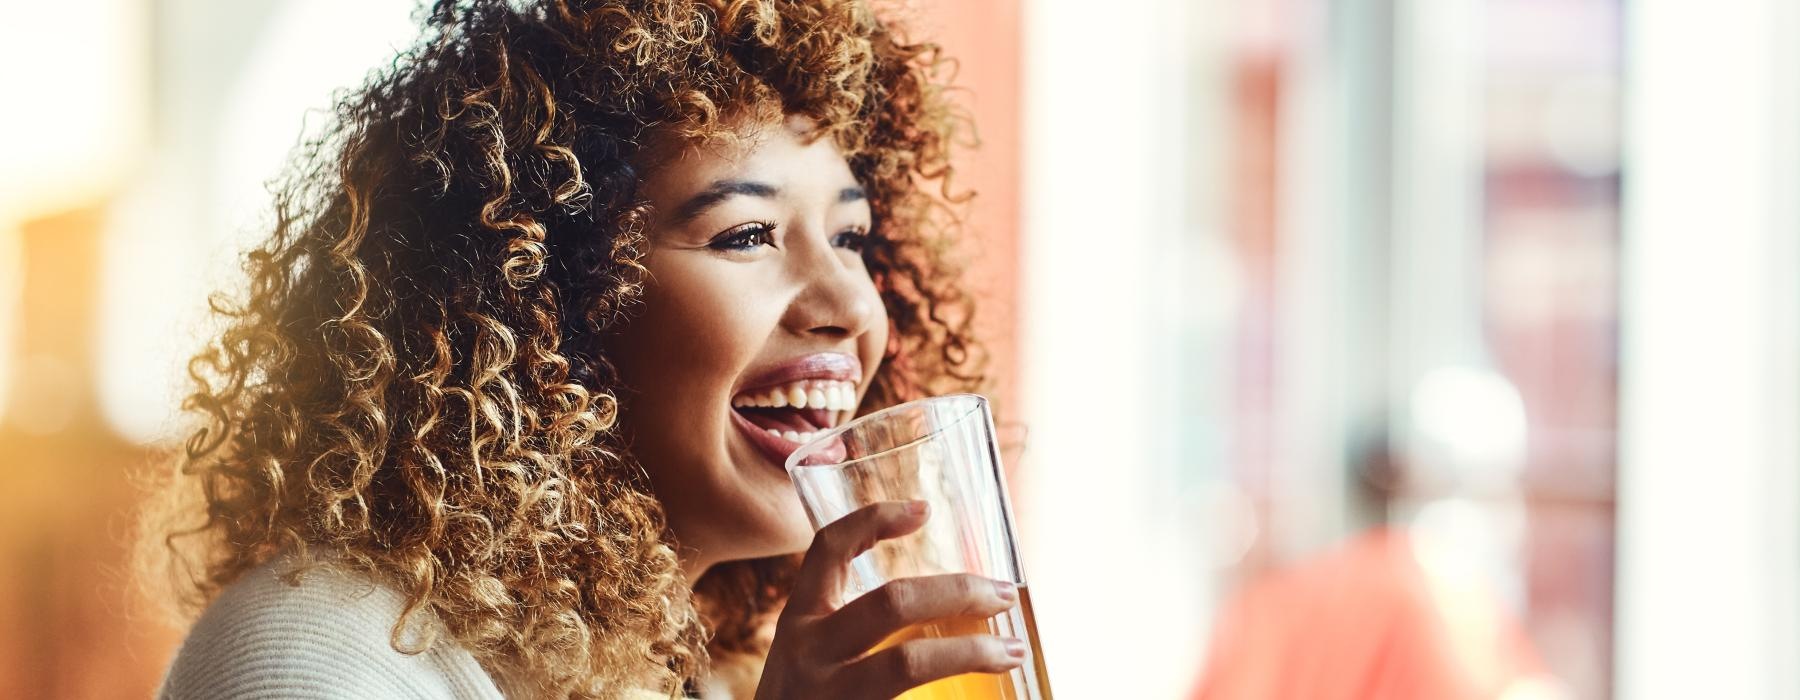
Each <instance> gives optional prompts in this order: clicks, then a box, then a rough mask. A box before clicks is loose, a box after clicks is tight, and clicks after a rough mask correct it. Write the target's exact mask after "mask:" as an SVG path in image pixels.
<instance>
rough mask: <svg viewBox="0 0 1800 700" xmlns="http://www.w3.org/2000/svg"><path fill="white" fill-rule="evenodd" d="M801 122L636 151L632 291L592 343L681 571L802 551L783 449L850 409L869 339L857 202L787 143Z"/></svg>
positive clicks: (873, 364) (830, 149) (883, 330)
mask: <svg viewBox="0 0 1800 700" xmlns="http://www.w3.org/2000/svg"><path fill="white" fill-rule="evenodd" d="M806 126H807V124H806V123H805V122H802V121H798V120H790V121H789V122H788V123H786V124H781V125H770V126H767V127H764V128H761V129H758V130H753V131H750V132H748V133H747V134H746V138H744V139H742V140H741V141H740V143H739V144H738V145H734V146H716V145H715V146H712V147H706V148H700V147H693V146H688V147H685V148H670V149H663V150H662V151H660V152H659V151H655V150H653V151H652V152H653V153H660V154H661V155H660V157H656V158H655V159H654V160H652V161H651V162H649V163H648V164H647V166H646V167H647V168H648V176H647V178H646V180H645V182H644V190H643V192H644V194H645V196H646V197H647V199H648V200H649V202H650V205H651V207H652V213H651V217H650V220H649V224H648V227H647V236H648V239H649V248H650V251H649V254H648V256H647V258H646V260H645V261H644V266H645V267H646V268H647V269H648V270H649V275H648V279H647V281H646V285H645V290H644V297H643V300H644V305H643V307H642V308H641V309H640V310H639V311H640V312H639V313H638V314H636V315H635V316H634V318H633V320H632V321H630V322H629V323H628V324H627V325H626V326H625V327H624V328H623V329H622V330H621V331H620V332H619V334H618V336H617V337H616V338H615V339H614V340H613V341H610V342H609V344H608V347H607V355H608V357H609V358H611V359H612V361H613V362H614V364H615V366H616V367H617V368H618V370H619V373H620V376H621V379H622V380H623V382H624V384H625V386H626V396H625V397H624V399H623V402H622V403H623V421H624V426H625V429H626V432H627V435H628V436H629V437H630V439H631V450H632V454H633V455H634V456H636V457H637V459H638V461H639V462H640V463H642V464H643V465H644V468H645V469H646V470H647V471H648V472H649V475H650V480H651V483H652V487H653V488H654V489H655V490H656V494H657V497H658V499H659V500H660V501H662V504H663V508H664V511H665V513H666V514H667V517H668V520H669V526H670V528H671V529H672V530H673V531H674V533H675V536H676V537H677V538H678V539H679V540H680V543H681V547H682V552H681V556H682V559H683V562H684V565H685V567H686V568H687V569H688V571H689V573H690V575H692V576H696V577H697V576H698V575H699V573H700V572H702V571H703V570H704V569H705V568H706V567H709V566H711V565H712V564H715V563H718V562H722V561H729V560H735V559H747V558H753V557H762V556H770V555H775V554H783V553H788V552H796V551H799V550H801V549H804V548H805V547H806V544H807V543H808V541H809V540H810V539H811V535H812V530H811V528H810V527H809V526H808V524H807V521H806V517H805V514H804V512H803V511H802V510H801V508H800V503H799V500H798V498H797V497H796V496H795V494H794V489H793V486H792V484H791V483H790V482H789V481H788V477H787V473H786V471H785V470H784V469H783V464H784V461H785V459H786V458H787V455H788V454H789V453H791V452H792V451H793V450H794V449H795V448H796V447H798V443H800V442H805V441H806V439H807V434H808V433H811V432H815V431H818V430H821V429H824V428H828V427H831V426H834V425H837V424H839V423H841V422H843V421H844V420H846V419H847V418H848V417H849V416H850V415H852V414H853V412H854V408H855V406H856V405H857V404H858V403H860V402H861V399H862V396H863V393H864V391H865V389H866V387H867V386H868V383H869V380H870V378H872V377H873V376H874V375H875V371H876V370H877V369H878V368H879V366H880V363H881V357H882V351H883V349H884V348H885V347H886V345H887V312H886V311H885V310H884V309H883V307H882V303H881V297H880V296H879V294H878V293H877V292H876V289H875V285H874V283H873V282H872V281H871V279H870V277H869V272H868V270H867V269H866V268H865V267H864V266H863V260H862V255H861V252H860V251H861V250H862V242H863V240H864V237H865V236H866V235H867V234H868V231H869V227H870V223H871V221H870V210H869V203H868V201H867V198H866V196H865V195H864V192H863V189H862V187H861V186H859V185H858V184H857V182H856V179H855V177H853V176H852V175H851V172H850V166H849V164H848V163H847V162H846V161H845V159H844V157H843V155H842V154H841V153H840V152H839V151H838V149H837V146H836V145H835V144H834V143H833V142H832V140H831V139H829V138H822V139H818V140H814V141H810V142H808V141H805V140H803V139H802V137H801V134H803V133H804V129H805V127H806ZM801 404H804V408H796V406H797V405H801ZM821 404H822V405H821Z"/></svg>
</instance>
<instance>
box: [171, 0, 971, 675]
mask: <svg viewBox="0 0 1800 700" xmlns="http://www.w3.org/2000/svg"><path fill="white" fill-rule="evenodd" d="M423 19H424V25H425V32H424V34H423V36H422V37H421V38H420V40H419V41H418V43H417V44H415V45H414V46H413V47H412V48H411V49H409V50H407V51H405V52H404V53H402V54H401V55H400V56H399V57H398V58H397V59H396V60H395V61H394V63H393V64H392V65H391V66H390V67H388V68H386V69H384V70H382V71H379V72H377V73H375V74H374V75H372V77H371V78H370V79H369V81H368V82H367V83H366V84H365V85H364V86H363V87H361V88H360V89H359V90H357V91H354V92H352V93H349V94H347V95H345V96H343V97H341V98H340V99H339V100H338V103H337V105H336V109H335V120H334V121H333V123H332V124H331V125H330V126H329V127H328V130H327V132H326V133H325V134H324V135H323V136H322V137H320V138H318V139H316V140H313V141H310V142H308V143H307V144H305V145H304V146H303V147H302V148H301V149H300V150H299V151H297V152H296V154H295V158H294V164H293V165H292V166H291V167H290V169H289V171H288V173H287V174H286V176H285V177H284V178H283V179H282V180H281V181H279V182H278V183H277V186H276V188H275V208H274V213H275V216H274V219H273V226H272V231H270V235H269V237H268V239H267V241H266V242H265V243H264V244H262V245H261V246H259V247H258V248H256V249H255V250H253V251H252V252H250V253H249V254H248V255H247V259H246V262H245V272H246V275H247V287H246V289H244V290H242V291H241V292H240V293H237V294H234V295H221V294H215V295H214V296H213V297H212V308H213V310H214V311H215V312H216V313H217V314H218V315H219V316H220V317H221V318H222V319H223V321H224V324H225V326H224V330H223V331H222V333H221V334H220V335H219V336H218V337H216V338H214V339H213V340H212V341H211V342H209V343H208V345H207V347H206V348H205V349H204V350H202V351H201V352H200V353H198V354H197V355H196V356H195V357H194V358H193V359H192V361H191V362H190V363H189V374H190V375H191V376H192V378H193V381H194V382H195V388H194V390H193V391H192V393H191V395H189V396H188V397H187V399H186V401H185V402H184V404H183V407H184V409H186V410H188V411H190V412H193V413H194V414H196V416H197V418H199V421H200V424H199V425H198V427H196V428H195V430H194V431H193V432H192V433H191V435H190V436H189V438H188V439H187V441H186V442H185V445H184V448H183V449H182V450H180V454H178V455H176V457H175V458H174V459H172V460H170V463H169V464H168V465H166V466H165V469H166V470H167V473H165V474H161V475H160V477H159V478H160V479H161V481H162V483H161V484H160V485H159V489H160V491H161V495H162V497H163V498H162V500H161V502H162V503H163V504H164V506H163V507H162V508H161V509H160V510H157V511H154V512H156V513H158V515H147V516H146V519H145V522H146V523H147V525H146V527H147V530H146V532H148V533H151V534H154V535H156V536H154V537H151V538H147V540H146V541H150V542H153V543H154V544H153V546H152V549H153V550H154V551H155V553H156V557H157V558H158V559H159V560H160V561H161V562H163V564H164V565H166V566H168V568H169V571H170V572H172V573H173V574H174V581H175V582H176V584H177V585H178V586H179V587H180V589H181V590H182V591H183V593H184V595H183V596H182V598H181V600H182V601H183V603H185V605H184V606H183V612H184V614H186V615H192V614H194V613H195V612H197V611H198V610H200V609H202V608H203V607H204V606H205V605H206V604H208V603H209V602H210V601H211V600H212V599H213V598H214V597H215V596H216V595H217V594H218V593H219V592H220V590H221V589H223V588H224V587H225V586H227V585H229V584H231V583H232V582H233V581H234V580H236V579H237V578H238V577H239V576H240V575H241V574H243V573H244V572H245V571H246V570H248V569H250V568H252V567H255V566H258V565H260V564H262V563H264V562H266V561H268V560H270V559H271V558H272V557H274V556H275V555H277V554H278V553H281V552H283V551H292V552H295V553H298V554H299V555H300V556H301V557H302V559H303V560H304V561H310V562H314V564H315V565H319V564H322V563H324V562H326V561H328V560H329V561H330V562H335V563H336V564H333V565H345V566H350V567H352V568H354V569H356V570H359V571H362V572H365V573H367V574H369V575H371V576H374V577H377V578H378V579H379V580H382V581H384V582H385V583H387V584H388V585H391V586H393V587H394V588H395V589H396V590H398V591H400V592H401V593H403V594H404V595H405V596H406V599H407V601H408V605H407V608H406V613H405V614H404V615H403V616H402V617H401V619H400V621H399V622H398V623H397V624H396V625H395V627H394V630H393V637H392V639H393V642H394V644H395V646H396V648H397V649H402V650H403V651H416V650H415V649H407V648H402V645H401V641H400V640H401V639H402V638H403V637H404V636H405V635H403V634H402V630H403V629H405V628H407V626H408V625H410V624H412V623H413V622H415V621H417V620H418V619H421V618H420V615H421V614H427V613H428V614H429V616H430V617H433V618H435V619H438V620H441V621H442V623H443V630H444V631H445V633H446V634H447V635H448V636H449V637H451V638H452V639H453V640H454V641H455V642H456V643H459V644H461V645H463V646H465V647H466V648H468V649H469V650H470V651H471V652H472V653H474V654H475V656H476V657H477V658H478V659H479V660H481V662H482V663H483V665H484V666H486V667H487V668H488V669H489V670H490V671H491V672H493V673H494V674H495V676H496V678H497V680H500V681H501V683H502V687H503V688H506V689H508V691H509V692H512V693H519V694H523V695H530V696H551V697H569V696H573V697H609V696H613V695H616V694H617V693H619V692H621V690H622V689H624V688H627V687H650V688H656V689H659V690H668V691H669V692H671V693H674V692H680V691H681V690H682V689H684V688H691V687H692V685H693V683H694V681H695V680H696V679H697V678H700V677H703V676H705V675H706V674H707V673H708V671H709V664H710V663H711V661H709V659H711V658H714V657H719V656H721V655H748V656H751V657H755V656H757V655H759V654H761V653H763V652H765V651H766V641H762V640H759V639H758V638H757V637H756V634H755V630H756V629H757V628H758V626H759V623H760V622H762V621H764V620H765V619H766V617H767V615H769V614H770V612H771V611H772V610H774V609H776V608H777V607H778V606H779V604H780V602H781V599H782V596H783V595H784V593H785V586H786V580H787V577H788V576H789V575H791V573H790V572H791V569H790V566H789V562H788V560H787V559H786V558H775V559H769V560H760V561H752V562H738V563H733V564H725V565H721V566H718V567H715V568H714V569H713V570H712V571H710V572H709V573H708V574H706V575H705V576H704V577H702V579H701V580H700V581H698V582H694V583H693V585H690V582H688V581H687V580H686V579H685V577H684V575H683V573H682V570H681V568H680V566H679V563H678V562H677V560H676V555H675V550H674V548H673V539H672V535H671V534H670V533H669V532H668V531H667V529H666V527H665V523H664V519H663V516H662V513H661V509H660V506H659V504H658V501H657V499H656V498H655V495H654V494H653V493H652V492H651V491H650V487H649V482H648V479H647V478H645V476H644V472H643V468H642V467H641V466H640V465H638V464H637V463H636V462H635V461H634V460H633V458H632V455H631V454H630V453H629V451H628V450H627V449H625V447H624V443H623V441H622V440H621V438H620V436H619V426H618V416H619V412H620V410H621V406H620V404H619V398H618V397H619V396H620V395H621V391H620V389H621V387H620V386H619V382H618V378H617V376H616V373H615V372H614V370H613V368H612V367H611V365H610V364H609V363H608V362H607V359H606V356H605V352H604V348H605V346H606V339H607V334H608V332H609V330H610V329H613V328H615V327H616V326H617V325H618V324H619V323H620V321H621V319H624V318H626V317H628V316H629V315H630V314H631V313H633V311H634V309H635V308H636V307H635V304H634V302H636V301H637V299H638V298H639V296H640V295H641V293H642V289H643V287H642V277H643V274H644V268H643V266H642V264H641V260H642V257H643V255H644V253H645V250H646V245H645V240H644V232H643V224H644V222H645V220H646V216H647V214H648V211H647V209H646V206H645V204H644V202H643V201H642V200H641V198H640V195H639V193H638V187H639V184H640V183H641V181H642V179H643V177H642V173H641V172H639V171H638V170H637V169H636V165H635V163H636V162H637V161H636V160H635V159H636V157H637V156H639V155H640V153H641V149H642V148H644V147H645V144H647V143H648V142H649V141H650V139H651V138H652V137H656V136H666V135H674V136H677V137H679V138H682V139H707V138H714V137H719V136H726V137H729V135H730V134H731V133H732V130H733V129H732V125H733V124H734V123H736V118H737V117H739V116H742V115H745V114H756V113H765V114H766V113H770V112H773V113H776V114H787V115H800V116H805V117H807V118H809V119H811V120H812V122H813V123H814V124H816V125H817V129H818V132H819V135H820V136H821V137H828V138H832V139H835V140H836V142H837V144H838V145H839V146H840V147H841V148H842V149H843V151H844V153H845V154H846V155H847V158H848V159H849V162H850V164H851V168H852V171H853V172H854V173H855V175H856V177H857V178H858V180H859V181H860V182H861V183H862V184H863V185H864V187H865V189H866V190H867V191H868V195H869V200H870V204H871V206H872V209H873V212H874V216H875V228H874V230H873V232H872V233H873V235H872V240H871V241H870V245H868V247H867V248H866V249H865V251H864V255H865V257H866V260H867V266H868V269H869V270H870V271H871V274H872V275H873V277H874V279H875V282H876V285H877V288H878V289H879V290H880V292H881V295H882V298H883V300H884V302H885V304H886V307H887V312H888V316H889V318H890V323H891V324H892V328H891V332H890V338H891V340H890V342H889V347H888V348H887V350H886V353H885V357H884V362H883V364H882V367H881V369H880V371H879V373H878V374H877V375H876V378H875V381H874V382H873V383H872V384H871V386H870V390H869V394H868V397H867V399H866V400H865V402H864V405H863V407H862V410H865V411H866V410H873V409H876V408H880V407H883V406H887V405H891V404H893V403H896V402H899V401H902V400H905V399H908V398H913V397H917V396H920V395H925V394H930V393H940V392H947V391H959V390H971V389H979V388H981V387H982V386H984V385H985V378H984V373H983V369H982V366H983V364H984V354H983V352H982V348H981V346H980V345H979V344H977V343H976V342H975V340H974V338H973V336H972V333H971V325H970V324H971V313H972V312H971V307H970V303H969V299H968V298H967V297H966V296H965V295H964V294H963V293H962V292H961V291H959V289H958V287H957V284H956V282H955V280H956V277H957V275H958V274H959V271H958V270H957V269H955V268H954V267H952V266H951V265H949V264H948V260H947V255H948V253H949V251H950V246H951V243H952V241H953V240H954V239H955V238H956V237H957V231H958V228H959V224H958V220H959V217H958V216H956V214H955V212H956V211H957V208H958V205H957V203H958V202H960V201H962V200H963V199H964V198H963V197H960V196H953V195H952V193H953V191H954V190H952V189H951V187H950V184H949V182H950V179H951V176H952V174H953V173H952V168H951V165H950V151H951V148H952V146H953V144H959V143H961V142H962V140H963V137H965V136H967V130H966V120H964V119H963V118H962V117H960V116H959V112H958V111H956V110H955V109H953V108H952V106H951V103H950V102H949V101H948V100H947V99H946V98H945V94H944V93H945V89H946V87H945V82H944V81H943V79H942V78H941V76H942V74H943V73H944V71H943V70H942V64H943V63H944V61H943V59H941V58H940V56H939V52H938V50H937V48H936V47H935V46H933V45H931V44H927V43H914V42H910V41H908V40H907V39H906V38H905V37H903V36H902V34H901V32H900V31H899V30H898V29H897V28H896V27H895V26H893V25H892V24H890V22H889V21H888V20H886V19H883V17H882V16H878V14H877V13H876V12H875V11H874V10H873V9H871V8H869V7H868V6H866V5H865V4H863V3H860V2H849V1H845V2H833V1H829V0H710V1H695V0H591V1H585V2H582V1H576V0H555V1H547V2H530V3H527V2H517V1H513V2H508V1H505V0H463V1H454V0H441V1H439V2H437V3H435V5H433V6H431V7H430V8H428V9H426V10H425V14H424V17H423ZM171 518H173V520H170V519H171ZM321 554H325V555H329V556H320V555H321ZM709 648H710V651H709Z"/></svg>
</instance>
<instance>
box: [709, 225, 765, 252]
mask: <svg viewBox="0 0 1800 700" xmlns="http://www.w3.org/2000/svg"><path fill="white" fill-rule="evenodd" d="M774 242H775V224H774V223H773V222H769V221H757V222H752V223H748V224H744V225H742V226H739V227H737V228H734V229H731V230H730V231H726V232H724V233H722V234H719V237H718V238H715V239H713V242H712V244H711V245H712V247H713V248H714V249H715V250H750V249H753V248H757V247H761V246H765V245H772V244H773V243H774Z"/></svg>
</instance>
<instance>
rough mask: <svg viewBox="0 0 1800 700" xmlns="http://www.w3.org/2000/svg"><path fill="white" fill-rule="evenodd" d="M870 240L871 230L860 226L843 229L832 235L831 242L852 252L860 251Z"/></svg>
mask: <svg viewBox="0 0 1800 700" xmlns="http://www.w3.org/2000/svg"><path fill="white" fill-rule="evenodd" d="M868 242H869V232H868V231H865V230H863V229H860V228H853V229H850V230H848V231H842V232H840V233H838V234H837V235H836V236H832V237H831V244H832V245H834V246H837V247H839V248H843V249H844V250H848V251H850V252H852V253H860V252H862V250H863V246H865V245H866V244H868Z"/></svg>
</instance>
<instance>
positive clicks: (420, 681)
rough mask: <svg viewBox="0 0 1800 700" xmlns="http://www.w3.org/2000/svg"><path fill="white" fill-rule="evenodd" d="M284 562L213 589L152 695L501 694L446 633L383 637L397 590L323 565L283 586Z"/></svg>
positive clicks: (399, 604) (186, 698) (201, 699)
mask: <svg viewBox="0 0 1800 700" xmlns="http://www.w3.org/2000/svg"><path fill="white" fill-rule="evenodd" d="M288 568H289V567H288V565H287V563H286V561H285V560H283V559H280V558H277V559H276V560H274V561H271V562H270V563H266V564H263V565H262V566H260V567H258V568H256V569H253V570H251V571H249V572H247V573H246V574H245V575H244V577H243V578H241V579H239V580H238V581H237V582H236V583H233V584H232V585H231V586H229V587H227V588H226V589H225V590H224V591H223V592H221V593H220V595H219V597H218V599H217V600H215V601H213V603H212V605H211V606H209V607H208V608H207V609H206V611H205V612H204V613H202V614H201V616H200V619H199V621H198V622H196V623H195V624H194V627H193V629H192V630H190V631H189V632H188V637H187V640H186V641H185V642H183V643H182V645H181V650H180V651H179V652H177V653H176V655H175V660H174V661H173V662H172V663H171V665H170V667H169V671H168V674H167V676H165V677H164V679H163V685H162V690H161V692H160V696H161V697H163V698H172V699H175V700H210V699H211V698H409V699H410V698H432V699H440V698H454V699H457V700H463V699H477V698H479V699H491V698H500V697H501V695H500V691H499V690H498V689H497V688H496V687H495V685H494V681H493V679H492V678H491V677H489V676H488V674H487V672H486V671H484V670H482V668H481V665H480V664H478V663H476V661H475V657H474V656H472V655H470V654H469V652H468V651H467V650H465V649H463V648H462V647H460V646H456V645H455V644H454V643H453V642H451V641H449V639H448V638H446V637H442V636H440V637H439V641H438V642H437V643H436V644H433V645H432V647H431V649H429V650H427V651H425V652H422V653H419V654H415V655H410V656H409V655H406V654H401V653H400V652H398V651H395V650H394V648H393V647H392V646H390V645H389V643H388V639H389V636H388V635H389V633H390V632H391V630H392V627H393V624H394V622H395V621H396V620H398V619H399V617H400V611H401V610H403V609H404V608H405V599H404V598H403V597H401V595H400V594H399V593H396V592H394V591H393V590H392V589H389V588H386V587H384V586H377V585H374V584H373V583H372V582H370V581H368V580H367V579H364V578H362V577H360V576H354V575H352V574H348V573H345V572H341V571H338V570H336V569H331V568H326V567H316V568H313V569H310V570H308V571H306V572H305V573H304V574H302V576H301V578H300V585H298V586H290V585H288V584H287V583H285V582H283V581H282V580H281V577H280V574H281V573H283V572H285V571H286V570H288ZM434 624H435V621H434ZM409 639H410V637H409Z"/></svg>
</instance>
